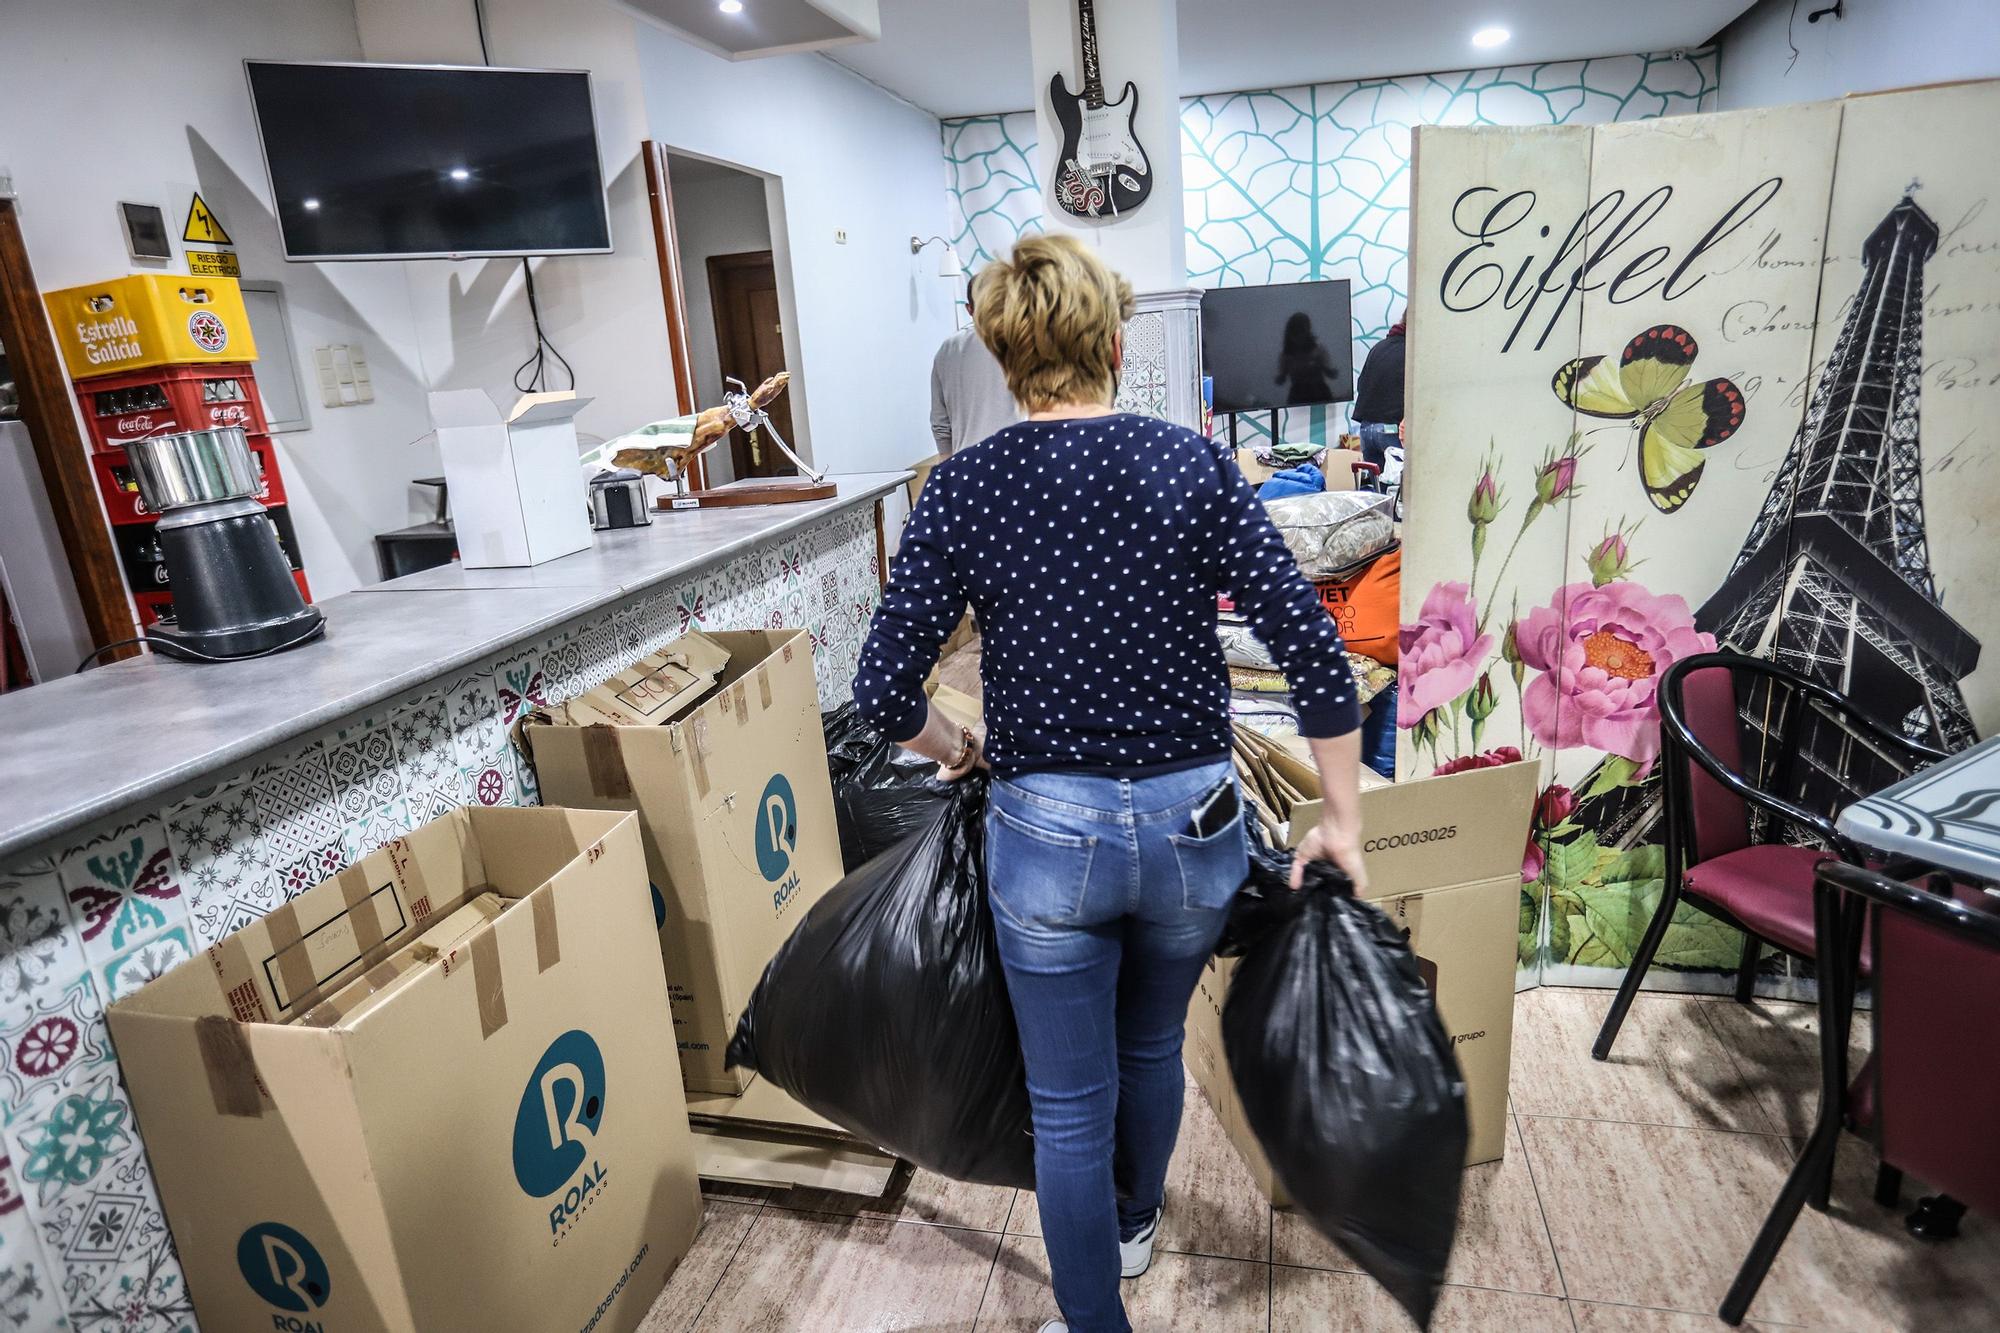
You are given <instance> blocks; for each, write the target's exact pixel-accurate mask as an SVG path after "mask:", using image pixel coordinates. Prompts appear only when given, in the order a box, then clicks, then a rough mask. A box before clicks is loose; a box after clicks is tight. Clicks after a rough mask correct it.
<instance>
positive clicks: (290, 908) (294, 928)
mask: <svg viewBox="0 0 2000 1333" xmlns="http://www.w3.org/2000/svg"><path fill="white" fill-rule="evenodd" d="M264 928H265V930H266V931H267V932H268V933H269V935H270V937H271V957H272V960H273V961H274V962H276V963H277V965H278V975H279V976H280V977H281V978H283V979H284V983H285V993H284V994H283V995H281V996H279V997H278V1003H279V1007H280V1008H284V1009H290V1010H291V1011H292V1012H293V1013H295V1014H296V1013H300V1012H302V1011H303V1010H304V1009H306V1008H307V1007H309V1006H310V1005H311V1004H312V1003H313V1002H314V1001H315V1000H317V999H318V998H319V995H318V991H319V979H318V978H317V977H315V976H314V975H313V965H312V957H311V956H310V955H309V954H308V953H307V952H306V941H305V934H304V932H302V931H301V930H300V929H299V909H298V907H297V906H296V905H295V904H292V903H280V904H279V905H278V906H277V907H275V908H273V909H272V910H271V913H270V915H268V916H266V917H265V918H264Z"/></svg>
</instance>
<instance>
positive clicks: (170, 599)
mask: <svg viewBox="0 0 2000 1333" xmlns="http://www.w3.org/2000/svg"><path fill="white" fill-rule="evenodd" d="M292 582H294V583H296V584H298V585H299V596H301V597H303V598H305V599H306V600H307V601H308V602H310V601H312V599H313V595H312V589H311V588H310V587H308V586H307V585H306V572H305V571H304V570H303V569H295V570H293V571H292ZM132 601H133V603H134V604H135V605H137V606H138V608H139V628H140V629H147V628H150V627H151V626H153V625H156V624H158V623H159V622H160V621H161V620H163V619H165V618H167V617H169V616H171V615H173V613H174V595H173V594H172V593H170V592H137V593H133V594H132Z"/></svg>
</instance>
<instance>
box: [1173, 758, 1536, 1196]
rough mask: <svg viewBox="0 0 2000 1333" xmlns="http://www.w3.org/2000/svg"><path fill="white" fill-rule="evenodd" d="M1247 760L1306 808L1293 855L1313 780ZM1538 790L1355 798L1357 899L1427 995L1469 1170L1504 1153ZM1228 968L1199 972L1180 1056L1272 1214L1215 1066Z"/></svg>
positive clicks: (1297, 762) (1489, 781)
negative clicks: (1268, 771)
mask: <svg viewBox="0 0 2000 1333" xmlns="http://www.w3.org/2000/svg"><path fill="white" fill-rule="evenodd" d="M1260 757H1261V758H1262V759H1264V760H1265V761H1266V762H1268V763H1269V764H1270V765H1271V767H1272V768H1273V769H1275V770H1277V771H1278V772H1280V773H1281V774H1282V775H1283V776H1284V778H1285V780H1286V781H1287V782H1288V783H1290V784H1291V785H1292V786H1294V787H1297V788H1302V789H1305V790H1306V791H1307V792H1308V794H1309V796H1311V797H1313V798H1314V799H1308V800H1306V801H1302V802H1300V803H1299V804H1297V805H1295V806H1293V807H1292V809H1291V812H1290V816H1291V817H1290V824H1289V826H1288V828H1287V834H1286V840H1287V842H1288V843H1289V844H1290V845H1292V846H1297V845H1298V843H1299V842H1300V841H1301V840H1303V839H1304V837H1305V835H1306V833H1307V832H1308V831H1309V830H1310V829H1311V828H1312V826H1313V825H1314V824H1315V823H1317V822H1318V819H1319V801H1318V800H1317V799H1316V797H1317V794H1318V791H1319V780H1318V774H1317V772H1316V771H1315V770H1314V768H1313V767H1312V765H1311V764H1310V763H1308V762H1306V761H1304V760H1301V759H1299V758H1298V757H1297V756H1296V755H1294V754H1292V753H1290V752H1289V751H1287V750H1286V749H1285V748H1284V747H1282V746H1279V745H1273V746H1271V747H1270V748H1269V749H1268V750H1266V751H1264V753H1263V754H1262V755H1261V756H1260ZM1538 780H1539V775H1538V771H1537V766H1536V765H1535V764H1534V763H1533V762H1531V761H1530V762H1523V763H1517V764H1506V765H1502V766H1499V767H1494V768H1482V769H1474V770H1471V771H1469V772H1464V773H1454V774H1450V775H1448V776H1445V777H1439V778H1426V779H1422V780H1420V781H1414V782H1399V783H1379V784H1364V785H1363V789H1362V792H1361V825H1362V832H1363V842H1362V852H1363V855H1364V856H1365V857H1366V859H1367V863H1368V880H1369V883H1368V893H1367V897H1368V899H1369V900H1370V901H1372V902H1374V903H1376V904H1377V905H1379V906H1380V907H1381V908H1382V909H1383V910H1384V911H1385V912H1387V913H1388V914H1389V918H1390V919H1391V920H1392V921H1394V922H1396V924H1397V925H1399V926H1401V927H1402V928H1403V929H1404V930H1405V931H1406V932H1407V933H1408V935H1409V939H1410V949H1411V951H1412V952H1413V953H1415V954H1416V956H1417V966H1418V969H1419V970H1420V971H1421V972H1422V974H1423V977H1424V980H1425V981H1426V982H1427V983H1428V984H1429V985H1430V987H1431V989H1432V992H1433V993H1434V994H1435V995H1436V996H1437V1005H1438V1015H1439V1017H1441V1018H1442V1019H1443V1020H1444V1026H1445V1031H1446V1032H1447V1033H1448V1034H1449V1035H1450V1037H1451V1042H1452V1051H1453V1054H1454V1055H1455V1056H1456V1057H1457V1059H1458V1065H1459V1070H1460V1072H1461V1073H1462V1074H1463V1075H1464V1076H1465V1109H1466V1117H1467V1119H1468V1121H1469V1122H1470V1128H1471V1139H1470V1142H1469V1143H1468V1144H1467V1147H1466V1156H1465V1160H1466V1165H1468V1166H1472V1165H1475V1164H1477V1163H1479V1162H1491V1161H1496V1160H1498V1159H1499V1158H1500V1156H1501V1155H1502V1153H1503V1152H1504V1151H1505V1149H1506V1144H1507V1075H1508V1070H1509V1068H1510V1065H1511V1052H1512V1048H1513V1041H1514V957H1515V947H1516V939H1515V936H1516V932H1517V930H1518V929H1519V920H1520V900H1521V851H1522V848H1523V847H1524V846H1525V845H1526V843H1527V838H1528V820H1529V816H1530V813H1531V811H1532V810H1533V807H1534V802H1535V792H1536V786H1537V782H1538ZM1234 970H1235V961H1234V960H1233V959H1228V958H1218V959H1211V960H1210V962H1209V965H1208V967H1207V968H1206V969H1205V970H1204V971H1203V972H1202V976H1201V980H1200V982H1199V983H1198V984H1197V986H1196V988H1195V994H1194V999H1193V1001H1192V1002H1191V1003H1190V1005H1189V1007H1188V1019H1187V1045H1186V1057H1185V1058H1186V1061H1187V1065H1188V1068H1189V1070H1190V1071H1192V1072H1193V1074H1194V1076H1195V1081H1196V1082H1197V1083H1199V1084H1200V1085H1201V1090H1202V1092H1203V1094H1204V1095H1205V1096H1206V1097H1207V1098H1208V1100H1209V1104H1210V1105H1211V1106H1213V1107H1214V1108H1215V1112H1216V1115H1217V1116H1218V1118H1220V1119H1221V1121H1222V1124H1223V1128H1224V1130H1225V1131H1227V1133H1228V1135H1229V1139H1230V1141H1231V1142H1232V1143H1234V1144H1235V1145H1236V1148H1237V1151H1238V1152H1239V1153H1241V1154H1242V1156H1243V1159H1244V1161H1245V1162H1247V1163H1248V1164H1249V1166H1250V1169H1251V1172H1252V1173H1253V1174H1254V1175H1255V1176H1256V1177H1257V1181H1258V1183H1259V1184H1260V1185H1261V1186H1262V1187H1263V1188H1264V1190H1265V1192H1266V1193H1267V1194H1268V1195H1270V1196H1271V1198H1272V1200H1273V1202H1276V1203H1283V1202H1285V1200H1284V1199H1283V1197H1282V1191H1280V1190H1279V1189H1278V1188H1277V1184H1276V1181H1275V1180H1274V1179H1273V1178H1272V1175H1271V1171H1270V1168H1269V1165H1268V1164H1267V1163H1266V1161H1265V1159H1264V1155H1263V1153H1262V1151H1261V1150H1260V1149H1259V1148H1258V1145H1257V1141H1256V1137H1255V1135H1253V1134H1252V1133H1251V1132H1250V1127H1249V1125H1248V1123H1247V1122H1246V1121H1245V1120H1244V1119H1243V1108H1242V1105H1241V1103H1240V1102H1239V1101H1238V1100H1237V1096H1236V1088H1235V1085H1234V1084H1233V1083H1232V1082H1231V1080H1230V1077H1229V1066H1228V1062H1227V1060H1226V1058H1225V1057H1224V1054H1223V1049H1222V1004H1223V1000H1224V998H1225V997H1226V996H1227V995H1228V992H1229V978H1230V975H1231V974H1232V972H1233V971H1234Z"/></svg>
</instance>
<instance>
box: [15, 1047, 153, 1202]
mask: <svg viewBox="0 0 2000 1333" xmlns="http://www.w3.org/2000/svg"><path fill="white" fill-rule="evenodd" d="M7 1140H8V1146H9V1148H10V1149H11V1152H12V1156H13V1160H14V1168H15V1173H16V1175H17V1176H18V1177H19V1179H20V1182H21V1190H22V1193H23V1194H25V1195H26V1196H27V1199H28V1204H29V1206H30V1207H31V1208H32V1209H34V1210H35V1212H36V1214H37V1216H40V1215H41V1214H42V1213H43V1212H44V1211H45V1210H46V1209H47V1208H48V1207H49V1206H50V1205H51V1204H53V1203H55V1202H56V1201H57V1199H58V1198H59V1196H60V1195H61V1194H62V1193H63V1192H64V1191H66V1190H69V1189H73V1188H78V1187H87V1186H89V1185H91V1184H92V1183H93V1182H95V1181H96V1180H97V1178H98V1175H99V1173H100V1172H101V1171H103V1169H104V1167H105V1165H106V1163H108V1162H110V1161H111V1160H112V1159H113V1158H114V1157H116V1156H117V1155H119V1154H120V1153H122V1152H123V1151H124V1150H125V1149H127V1148H129V1147H131V1146H132V1145H133V1144H134V1143H136V1142H137V1140H136V1138H135V1137H134V1130H133V1124H132V1107H131V1105H130V1104H129V1103H128V1102H126V1100H125V1093H124V1089H123V1088H122V1087H120V1086H119V1082H118V1071H117V1070H115V1069H113V1068H110V1067H104V1068H101V1069H100V1070H99V1071H98V1072H96V1073H95V1074H92V1075H90V1076H88V1077H87V1078H85V1079H84V1080H82V1083H81V1085H80V1086H79V1087H77V1088H75V1089H74V1090H73V1091H69V1092H66V1093H63V1094H62V1095H60V1096H58V1097H56V1098H55V1099H54V1100H53V1101H52V1102H51V1103H49V1105H47V1106H46V1107H44V1108H41V1109H39V1110H35V1111H31V1112H29V1113H27V1114H26V1115H24V1116H23V1117H21V1118H20V1119H17V1120H16V1121H15V1122H14V1123H13V1124H12V1125H9V1126H8V1128H7Z"/></svg>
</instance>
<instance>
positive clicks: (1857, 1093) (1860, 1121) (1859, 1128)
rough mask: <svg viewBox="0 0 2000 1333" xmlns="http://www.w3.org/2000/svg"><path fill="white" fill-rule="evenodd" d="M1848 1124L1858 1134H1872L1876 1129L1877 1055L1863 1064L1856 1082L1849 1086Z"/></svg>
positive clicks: (1870, 1057) (1857, 1074) (1870, 1054)
mask: <svg viewBox="0 0 2000 1333" xmlns="http://www.w3.org/2000/svg"><path fill="white" fill-rule="evenodd" d="M1847 1123H1848V1125H1849V1126H1851V1127H1852V1128H1853V1129H1854V1130H1855V1131H1856V1132H1857V1133H1860V1134H1864V1135H1866V1134H1872V1133H1873V1132H1874V1129H1875V1053H1874V1052H1873V1051H1870V1052H1869V1053H1868V1058H1867V1059H1866V1060H1863V1061H1862V1062H1861V1069H1860V1071H1859V1072H1858V1073H1856V1074H1855V1076H1854V1081H1853V1082H1852V1083H1849V1084H1848V1085H1847Z"/></svg>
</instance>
